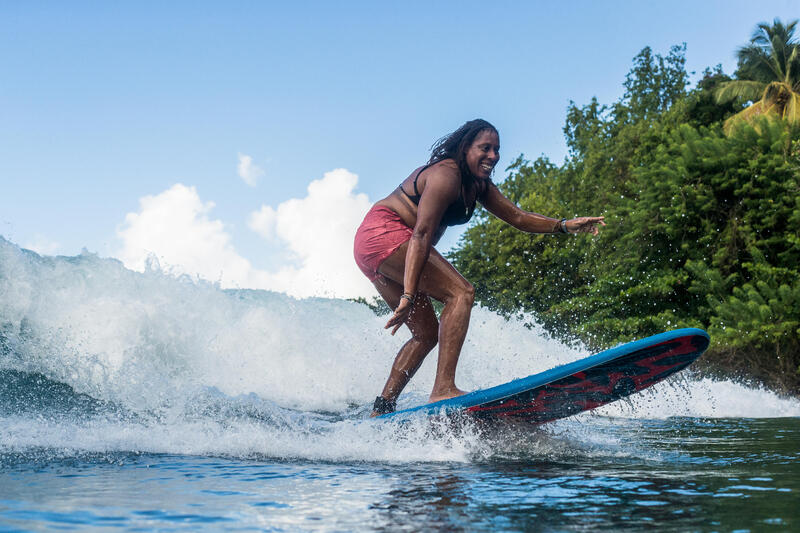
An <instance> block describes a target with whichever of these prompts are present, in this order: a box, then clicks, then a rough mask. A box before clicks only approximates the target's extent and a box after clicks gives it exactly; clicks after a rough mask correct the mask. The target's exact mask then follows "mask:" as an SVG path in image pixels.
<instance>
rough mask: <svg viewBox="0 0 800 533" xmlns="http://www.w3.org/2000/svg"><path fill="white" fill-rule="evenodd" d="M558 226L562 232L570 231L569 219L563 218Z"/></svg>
mask: <svg viewBox="0 0 800 533" xmlns="http://www.w3.org/2000/svg"><path fill="white" fill-rule="evenodd" d="M558 227H559V228H560V229H561V233H569V230H568V229H567V219H566V218H562V219H561V220H560V221H559V222H558Z"/></svg>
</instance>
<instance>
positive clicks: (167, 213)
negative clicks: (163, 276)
mask: <svg viewBox="0 0 800 533" xmlns="http://www.w3.org/2000/svg"><path fill="white" fill-rule="evenodd" d="M357 183H358V176H356V175H355V174H353V173H351V172H348V171H347V170H345V169H336V170H333V171H331V172H327V173H325V175H324V176H323V178H322V179H320V180H314V181H312V182H311V183H310V184H309V186H308V195H307V196H306V197H305V198H302V199H296V198H295V199H290V200H287V201H286V202H283V203H281V204H280V205H278V206H277V208H272V207H270V206H266V205H265V206H262V207H261V209H260V210H258V211H255V212H253V213H251V215H250V217H249V220H248V225H249V226H250V228H251V229H253V230H254V231H256V232H257V233H258V234H259V235H261V236H263V237H265V238H268V239H270V240H273V241H276V242H278V243H284V244H285V246H286V248H287V249H288V251H289V252H291V255H292V256H293V258H294V261H293V264H287V265H285V266H283V267H282V268H280V269H278V271H277V272H267V271H264V270H259V269H256V268H254V267H253V265H252V264H251V263H250V261H248V260H247V259H246V258H245V257H243V256H242V255H240V254H239V252H237V251H236V250H235V249H234V247H233V245H232V243H231V237H230V234H229V233H228V230H227V229H226V227H225V224H223V222H222V221H220V220H215V219H213V218H211V211H212V210H213V208H214V203H213V202H205V203H204V202H203V201H202V200H201V199H200V196H199V195H198V193H197V190H196V189H195V188H194V187H187V186H185V185H182V184H176V185H174V186H173V187H171V188H170V189H167V190H166V191H164V192H162V193H160V194H157V195H155V196H145V197H143V198H141V199H140V200H139V211H138V212H137V213H128V214H127V215H126V216H125V222H124V223H123V225H122V226H121V227H120V229H119V230H118V232H117V234H118V236H119V237H120V239H121V240H122V248H121V250H120V251H119V253H118V257H119V258H120V259H121V260H122V261H123V263H125V265H126V266H127V267H128V268H132V269H134V270H139V271H142V270H144V268H145V264H146V262H147V259H148V257H149V256H150V255H151V254H152V255H155V256H156V257H157V258H158V260H159V262H160V264H161V265H162V266H164V267H166V268H169V269H170V270H171V271H173V272H178V273H188V274H192V275H198V276H200V277H202V278H204V279H208V280H211V281H217V282H219V283H220V285H221V286H222V287H241V288H253V289H268V290H275V291H280V292H285V293H287V294H290V295H293V296H298V297H307V296H329V297H339V298H350V297H355V296H370V295H373V294H375V289H374V287H373V286H372V284H371V283H369V281H368V280H367V279H366V278H365V277H364V275H363V274H362V273H361V271H359V270H358V267H357V266H356V264H355V261H354V260H353V236H354V235H355V231H356V228H357V227H358V224H359V223H360V222H361V219H362V218H363V217H364V214H365V213H366V212H367V210H368V209H369V207H370V202H369V199H368V198H367V196H366V195H365V194H355V193H354V192H353V190H354V189H355V187H356V185H357Z"/></svg>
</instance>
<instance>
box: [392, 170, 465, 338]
mask: <svg viewBox="0 0 800 533" xmlns="http://www.w3.org/2000/svg"><path fill="white" fill-rule="evenodd" d="M460 187H461V176H460V174H459V173H458V168H457V167H455V165H453V166H450V165H447V164H439V165H436V166H434V167H431V168H430V169H429V170H428V175H427V176H426V181H425V187H424V189H423V191H422V197H421V198H420V201H419V205H418V206H417V221H416V223H415V224H414V232H413V233H412V234H411V239H410V240H409V241H408V250H407V251H406V263H405V272H404V274H403V293H404V294H405V295H408V296H409V297H410V298H413V297H415V296H416V294H417V291H418V290H419V280H420V277H421V276H422V270H423V268H424V267H425V263H426V262H427V261H428V256H429V255H430V253H431V247H432V246H433V239H434V236H435V235H436V230H437V229H438V228H439V223H440V222H441V220H442V216H443V215H444V212H445V210H446V209H447V206H448V205H450V204H451V203H452V202H453V201H455V200H456V198H458V195H459V192H460ZM411 306H412V302H411V300H410V299H408V298H402V299H401V300H400V305H398V306H397V309H396V310H395V313H394V316H392V318H391V319H390V320H389V322H387V324H386V328H390V327H392V326H394V329H393V330H392V335H394V333H395V332H396V331H397V329H398V328H399V327H400V326H401V325H402V324H403V322H405V319H406V318H407V316H408V313H409V312H410V311H411Z"/></svg>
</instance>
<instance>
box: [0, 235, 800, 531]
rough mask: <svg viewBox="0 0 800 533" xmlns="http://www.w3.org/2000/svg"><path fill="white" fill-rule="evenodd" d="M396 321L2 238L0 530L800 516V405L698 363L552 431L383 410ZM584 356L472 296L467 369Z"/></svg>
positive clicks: (586, 524) (618, 525) (416, 390)
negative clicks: (30, 248)
mask: <svg viewBox="0 0 800 533" xmlns="http://www.w3.org/2000/svg"><path fill="white" fill-rule="evenodd" d="M384 323H385V318H381V317H376V316H375V315H374V314H373V313H372V311H370V310H369V309H368V308H366V307H365V306H363V305H360V304H356V303H353V302H348V301H343V300H331V299H306V300H296V299H293V298H290V297H288V296H286V295H282V294H276V293H270V292H265V291H249V290H238V291H237V290H220V289H219V288H218V287H216V286H214V285H213V284H209V283H203V282H198V281H197V280H192V279H189V278H175V277H172V276H169V275H166V274H164V273H162V272H160V271H158V270H157V269H151V270H148V271H147V272H145V273H137V272H132V271H129V270H127V269H125V268H124V267H123V266H122V264H121V263H119V262H117V261H114V260H110V259H102V258H99V257H97V256H95V255H91V254H83V255H80V256H77V257H40V256H38V255H36V254H34V253H31V252H27V251H24V250H21V249H20V248H18V247H17V246H15V245H14V244H13V243H10V242H8V241H5V240H3V239H2V238H0V530H2V531H17V530H19V531H41V530H61V531H63V530H68V531H69V530H73V531H91V530H97V531H108V530H122V531H143V530H164V531H171V530H183V531H196V530H208V531H216V530H231V531H238V530H242V531H263V530H269V531H306V530H308V531H353V530H391V531H397V530H408V531H419V530H448V531H451V530H454V531H459V530H469V531H472V530H477V531H481V530H486V531H489V530H491V531H520V530H534V531H535V530H544V531H572V530H581V531H586V530H595V529H609V528H610V529H613V530H638V529H652V528H656V527H657V528H659V529H665V530H675V531H686V530H697V531H731V530H740V531H765V530H775V531H784V530H785V531H788V530H797V529H800V402H799V401H798V400H796V399H788V398H782V397H779V396H778V395H776V394H774V393H772V392H770V391H767V390H763V389H758V388H753V387H748V386H746V385H743V384H739V383H734V382H730V381H711V380H708V379H704V378H701V377H698V376H695V375H693V374H692V373H691V372H690V371H686V372H683V373H681V374H680V375H678V376H676V377H675V378H673V379H670V380H667V381H666V382H664V383H661V384H659V385H656V386H655V387H652V388H651V389H649V390H647V391H645V392H643V393H640V394H637V395H634V396H633V397H631V398H630V399H629V400H628V401H624V402H616V403H614V404H611V405H608V406H605V407H603V408H601V409H598V410H596V411H593V412H592V413H585V414H582V415H579V416H576V417H572V418H568V419H565V420H561V421H558V422H555V423H551V424H546V425H544V426H540V427H537V428H520V427H506V428H495V429H494V430H492V431H487V430H486V429H485V428H482V427H476V426H473V425H471V424H470V423H468V422H462V423H452V422H448V421H445V420H435V419H424V418H420V419H415V420H413V421H411V422H410V423H405V424H396V423H391V422H377V421H373V420H369V419H367V414H368V412H369V407H370V405H371V401H372V400H373V399H374V397H375V396H376V394H377V393H378V392H379V391H380V388H381V387H382V385H383V381H384V380H385V378H386V373H387V371H388V368H389V365H390V364H391V360H392V358H393V356H394V354H395V353H396V351H397V349H398V348H399V346H400V344H401V343H402V342H403V341H404V339H403V338H402V337H401V336H400V335H399V334H398V335H397V336H396V337H392V336H390V335H388V333H386V332H385V331H384V330H383V327H382V326H383V324H384ZM586 355H588V353H587V352H586V351H585V350H581V349H580V348H570V347H567V346H564V345H562V344H560V343H558V342H556V341H553V340H549V339H547V338H546V336H545V335H543V333H542V332H541V331H540V330H538V329H537V328H535V327H534V328H527V327H525V325H524V324H523V323H522V322H521V321H514V320H511V321H506V320H504V319H502V318H501V317H498V316H497V315H494V314H493V313H491V312H489V311H487V310H485V309H481V308H477V309H476V310H475V312H474V314H473V318H472V323H471V327H470V333H469V335H468V339H467V343H466V345H465V348H464V351H463V353H462V359H461V363H460V365H459V374H458V382H459V385H460V386H462V388H468V389H475V388H482V387H488V386H492V385H496V384H499V383H502V382H505V381H508V380H510V379H513V378H518V377H523V376H526V375H529V374H532V373H535V372H539V371H542V370H546V369H548V368H551V367H553V366H555V365H559V364H563V363H567V362H570V361H573V360H575V359H578V358H581V357H584V356H586ZM434 368H435V359H434V358H433V357H431V358H430V360H429V361H426V363H425V364H424V365H423V367H422V368H421V370H420V371H419V373H418V375H417V376H416V377H415V379H414V380H413V381H412V383H411V384H410V385H409V387H408V390H407V391H406V392H405V393H404V395H403V396H402V397H401V401H400V402H399V406H400V407H410V406H413V405H416V404H419V403H423V402H424V401H425V400H426V398H427V394H428V392H429V391H430V387H431V385H432V382H433V372H434Z"/></svg>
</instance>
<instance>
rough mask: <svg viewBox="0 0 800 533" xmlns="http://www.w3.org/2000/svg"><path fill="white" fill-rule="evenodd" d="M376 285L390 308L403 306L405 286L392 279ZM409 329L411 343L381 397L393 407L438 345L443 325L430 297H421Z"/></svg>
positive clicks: (396, 362)
mask: <svg viewBox="0 0 800 533" xmlns="http://www.w3.org/2000/svg"><path fill="white" fill-rule="evenodd" d="M374 285H375V288H376V289H378V292H379V293H380V295H381V296H382V297H383V299H384V300H385V301H386V303H387V304H389V307H390V308H392V309H395V308H396V307H397V306H398V305H399V304H400V295H402V294H403V286H402V285H400V284H399V283H397V282H395V281H392V280H390V279H385V284H384V283H382V282H381V281H375V282H374ZM406 325H407V326H408V329H409V330H411V339H409V340H408V342H406V343H405V344H404V345H403V347H402V348H400V351H399V352H398V353H397V357H395V360H394V364H392V370H391V371H390V372H389V378H388V379H387V380H386V385H384V387H383V392H382V393H381V396H382V397H383V398H384V399H386V400H388V401H390V402H392V403H394V402H395V401H396V400H397V397H398V396H400V392H402V390H403V389H404V388H405V386H406V385H407V384H408V382H409V380H410V379H411V378H412V377H413V376H414V374H415V373H416V372H417V370H418V369H419V367H420V365H421V364H422V361H423V360H424V359H425V356H426V355H428V354H429V353H430V352H431V350H433V348H434V347H435V346H436V343H437V342H438V335H439V333H438V332H439V321H438V320H437V319H436V313H435V312H434V310H433V305H431V301H430V299H429V298H428V297H427V296H425V295H422V294H420V295H419V296H418V297H417V301H416V302H415V303H414V308H413V309H412V310H411V313H410V314H409V316H408V320H407V321H406ZM375 414H377V413H373V416H375Z"/></svg>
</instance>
